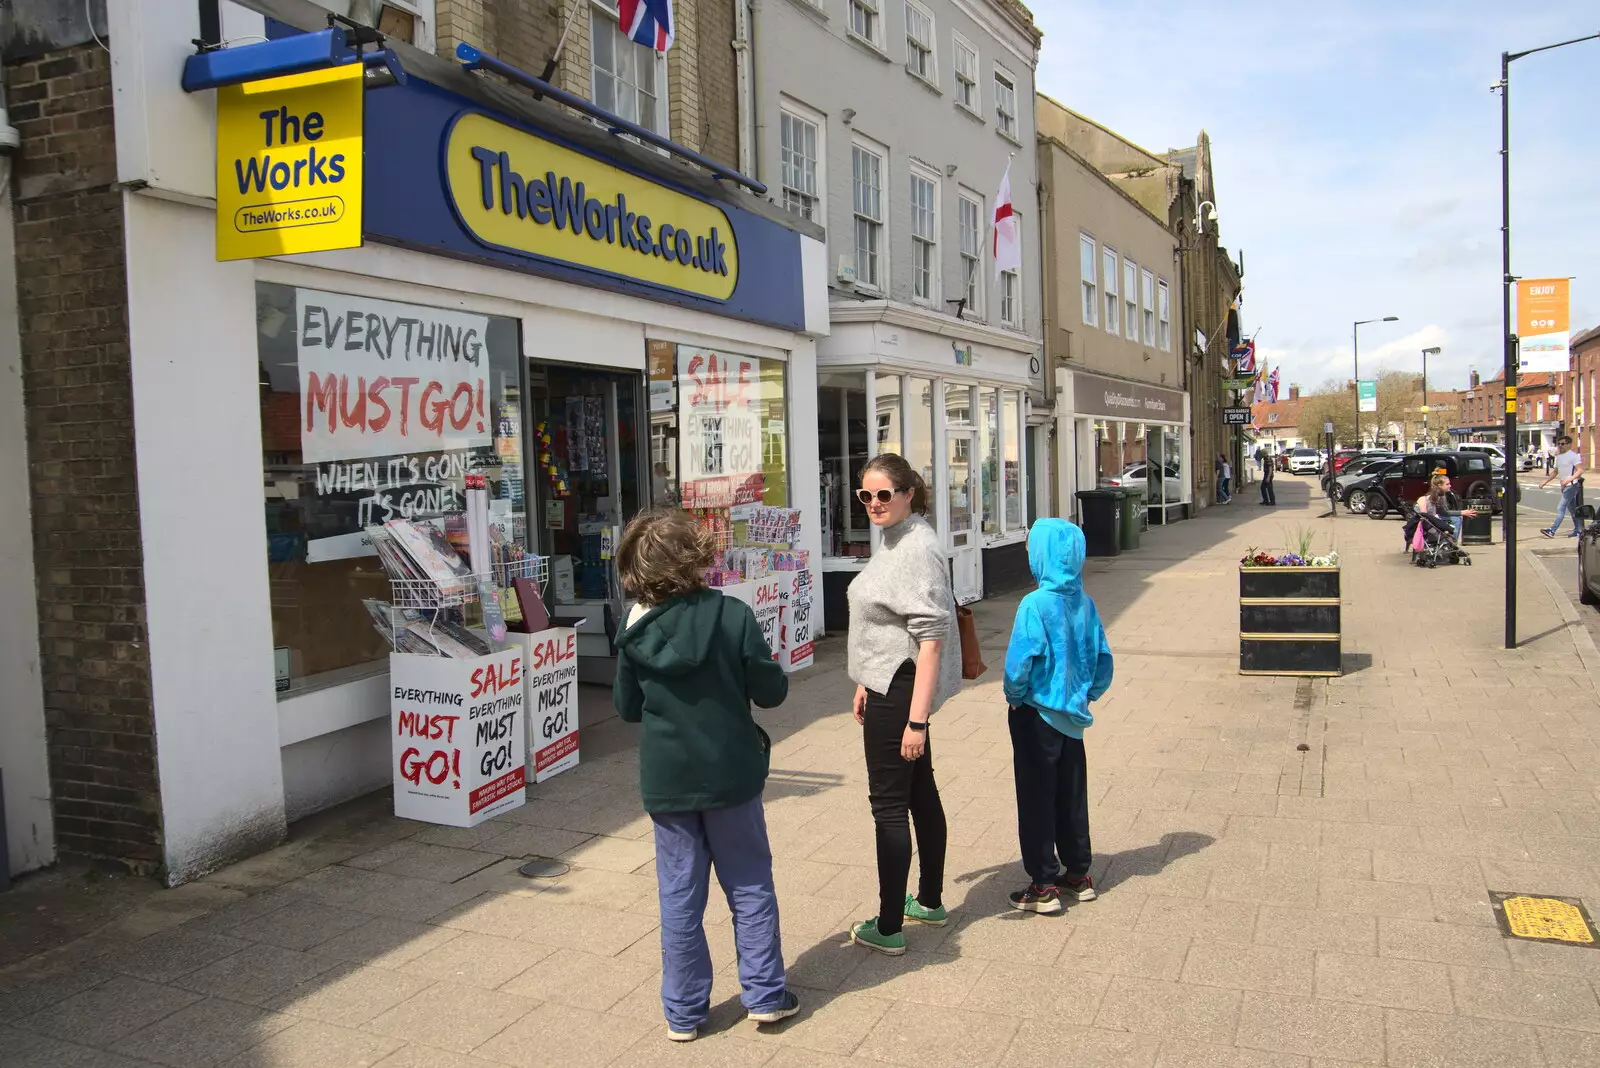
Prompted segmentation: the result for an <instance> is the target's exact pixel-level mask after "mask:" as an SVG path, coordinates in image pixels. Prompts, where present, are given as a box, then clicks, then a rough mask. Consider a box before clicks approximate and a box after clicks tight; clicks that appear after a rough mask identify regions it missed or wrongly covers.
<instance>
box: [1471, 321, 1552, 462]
mask: <svg viewBox="0 0 1600 1068" xmlns="http://www.w3.org/2000/svg"><path fill="white" fill-rule="evenodd" d="M1579 336H1580V337H1581V336H1582V335H1579ZM1567 381H1568V376H1567V375H1566V374H1562V373H1555V374H1552V373H1549V372H1545V371H1538V372H1533V373H1531V374H1523V375H1519V376H1518V377H1517V443H1516V452H1517V454H1518V455H1522V454H1524V453H1530V452H1531V453H1534V454H1537V455H1539V456H1543V455H1545V453H1547V452H1553V451H1554V450H1555V443H1556V438H1558V437H1560V436H1561V434H1562V433H1563V432H1564V431H1566V430H1567V411H1566V404H1565V394H1566V390H1567ZM1455 403H1456V417H1455V419H1454V420H1452V425H1451V427H1450V438H1451V440H1452V441H1455V442H1463V441H1496V442H1501V443H1504V439H1505V416H1506V376H1505V372H1503V371H1501V372H1499V373H1497V374H1496V375H1495V376H1494V377H1493V378H1491V379H1489V380H1488V381H1483V380H1482V379H1480V377H1479V375H1478V372H1476V371H1473V372H1472V377H1471V384H1470V385H1469V387H1468V388H1467V389H1465V390H1459V391H1457V393H1456V395H1455Z"/></svg>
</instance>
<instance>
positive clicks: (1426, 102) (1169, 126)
mask: <svg viewBox="0 0 1600 1068" xmlns="http://www.w3.org/2000/svg"><path fill="white" fill-rule="evenodd" d="M1030 7H1031V9H1032V10H1033V13H1034V17H1035V19H1036V20H1037V21H1038V23H1039V26H1040V28H1041V29H1042V30H1043V31H1044V35H1045V36H1044V42H1043V45H1042V52H1041V56H1040V63H1039V71H1038V85H1039V89H1040V90H1041V91H1042V92H1045V93H1048V94H1049V95H1051V96H1053V97H1055V98H1056V99H1058V100H1060V101H1062V102H1063V103H1065V104H1067V105H1068V106H1069V107H1071V108H1073V109H1075V110H1077V111H1080V112H1082V113H1084V114H1086V115H1088V116H1090V117H1091V118H1093V119H1095V120H1097V121H1099V122H1101V123H1103V124H1104V125H1106V126H1109V127H1111V128H1112V129H1114V130H1116V131H1117V132H1118V133H1120V134H1122V135H1123V136H1125V137H1127V138H1128V139H1129V140H1131V141H1134V142H1136V143H1138V144H1140V145H1143V146H1144V147H1145V148H1148V149H1150V150H1152V151H1156V152H1160V151H1163V150H1165V149H1167V148H1174V147H1182V146H1187V145H1192V144H1193V143H1194V142H1195V138H1196V136H1197V134H1198V133H1199V131H1200V130H1201V129H1204V130H1206V132H1207V133H1208V134H1209V135H1210V137H1211V152H1212V163H1213V166H1214V168H1215V171H1216V186H1217V208H1218V213H1219V223H1220V226H1221V230H1222V239H1223V242H1224V244H1225V245H1227V246H1228V248H1229V249H1230V251H1232V252H1234V253H1235V255H1236V256H1237V255H1238V254H1239V253H1242V254H1243V256H1244V266H1245V280H1244V286H1245V288H1244V301H1243V304H1242V306H1241V314H1242V321H1243V324H1244V328H1245V332H1246V333H1252V332H1255V331H1257V330H1259V331H1260V335H1259V341H1258V349H1259V351H1260V353H1261V354H1262V355H1264V356H1265V358H1266V359H1267V361H1268V362H1269V363H1270V364H1271V365H1272V366H1275V367H1276V366H1281V367H1282V368H1283V380H1284V381H1285V382H1286V383H1287V382H1295V383H1299V384H1302V385H1304V386H1305V387H1307V388H1308V389H1311V388H1315V387H1316V386H1318V385H1320V384H1321V383H1322V382H1324V381H1325V380H1327V379H1329V378H1335V377H1343V378H1348V377H1349V376H1350V374H1351V346H1350V329H1351V322H1352V321H1353V320H1356V319H1375V318H1381V317H1382V316H1385V315H1394V316H1398V317H1399V320H1400V321H1399V322H1395V323H1373V324H1372V325H1370V326H1363V327H1362V328H1361V353H1362V359H1361V375H1362V377H1363V378H1366V377H1375V376H1376V375H1377V373H1378V372H1379V371H1381V370H1384V369H1387V368H1420V364H1421V350H1422V349H1423V348H1425V347H1428V346H1432V345H1437V346H1439V347H1440V348H1441V349H1443V352H1442V354H1441V355H1440V356H1437V357H1431V358H1430V359H1429V361H1428V381H1429V386H1430V387H1433V386H1434V384H1435V383H1437V384H1438V388H1458V387H1463V386H1465V385H1466V381H1467V373H1468V371H1469V369H1472V368H1476V369H1478V370H1479V371H1480V372H1482V373H1483V375H1484V377H1485V378H1488V377H1490V376H1491V375H1493V374H1494V373H1495V372H1496V371H1497V370H1498V369H1499V368H1500V366H1501V362H1502V355H1501V351H1502V350H1501V326H1500V155H1499V150H1500V98H1499V96H1498V95H1497V94H1495V93H1492V92H1490V91H1489V86H1490V83H1491V82H1494V81H1496V80H1497V79H1498V78H1499V75H1500V53H1501V52H1502V51H1521V50H1524V49H1528V48H1534V47H1538V46H1541V45H1546V44H1552V43H1554V42H1556V41H1561V40H1565V39H1567V38H1571V37H1580V36H1584V35H1586V34H1591V33H1600V3H1596V2H1595V0H1544V2H1542V3H1516V2H1506V0H1328V2H1326V3H1324V4H1321V5H1317V6H1315V7H1312V6H1311V5H1304V4H1300V3H1294V2H1286V0H1032V2H1031V3H1030ZM1595 71H1600V41H1592V42H1587V43H1585V44H1577V45H1572V46H1570V47H1568V48H1563V49H1559V50H1556V51H1553V52H1548V53H1541V54H1539V55H1536V56H1530V57H1527V58H1525V59H1522V60H1519V61H1517V62H1515V63H1513V64H1512V68H1511V84H1512V92H1511V161H1512V162H1511V166H1512V172H1511V178H1512V202H1511V223H1512V237H1513V243H1512V264H1511V269H1512V273H1514V274H1518V275H1522V276H1524V277H1529V278H1533V277H1543V276H1572V277H1573V279H1574V280H1573V283H1572V303H1573V308H1572V312H1573V327H1574V331H1577V330H1581V329H1584V328H1586V327H1589V326H1593V325H1595V324H1596V323H1597V322H1600V190H1597V185H1600V181H1597V175H1600V170H1597V160H1596V157H1595V155H1594V153H1596V152H1600V136H1597V135H1600V106H1597V105H1600V78H1596V77H1595V75H1594V72H1595Z"/></svg>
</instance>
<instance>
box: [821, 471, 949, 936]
mask: <svg viewBox="0 0 1600 1068" xmlns="http://www.w3.org/2000/svg"><path fill="white" fill-rule="evenodd" d="M856 496H857V497H858V498H859V499H860V500H861V503H862V504H863V505H865V506H866V509H867V518H868V519H870V520H871V521H872V524H873V526H875V527H877V528H878V530H879V531H880V534H881V536H880V539H879V543H878V548H877V549H876V550H875V551H874V552H873V554H872V558H871V559H870V560H869V561H868V562H867V566H866V567H865V568H863V569H862V571H861V572H860V573H859V574H858V575H856V577H855V580H854V581H853V582H851V583H850V586H849V598H850V638H849V655H848V671H849V675H850V678H851V679H852V680H853V681H854V682H855V683H856V693H855V716H856V722H857V723H859V724H861V738H862V745H863V747H864V748H865V750H866V759H867V798H868V800H869V801H870V802H871V804H872V821H873V824H874V825H875V827H876V839H877V847H878V914H877V915H876V916H874V917H873V918H872V919H869V920H866V921H864V922H861V923H858V924H856V925H855V926H854V927H853V928H852V930H851V932H850V940H851V941H852V942H854V943H856V944H857V945H861V946H865V947H867V948H868V949H872V950H876V951H878V952H880V953H887V954H889V955H891V956H899V955H900V954H902V953H904V952H905V951H906V936H905V932H904V930H903V929H902V928H903V927H904V924H905V921H906V920H913V921H916V922H918V923H924V924H928V925H930V926H933V927H942V926H944V924H945V921H946V919H947V916H946V913H945V908H944V856H945V844H946V838H947V828H946V824H945V817H944V805H943V803H942V802H941V801H940V800H939V787H938V784H937V783H936V782H935V781H934V775H933V752H932V747H931V742H930V738H929V735H930V734H931V733H932V732H931V729H930V727H929V726H928V722H929V719H930V718H931V717H932V715H933V713H934V712H936V711H937V710H938V708H939V706H940V705H942V704H944V703H945V701H946V700H948V699H949V698H950V697H951V696H953V695H954V694H955V693H956V691H957V690H959V689H960V688H961V656H960V648H961V639H960V635H959V632H958V631H957V629H956V611H955V596H954V594H953V593H952V591H951V588H950V572H949V569H948V566H947V564H946V563H945V556H944V548H943V544H942V543H941V542H940V540H939V537H938V535H937V534H935V533H934V530H933V527H931V526H930V525H929V524H928V521H927V519H925V518H924V516H925V515H926V514H927V511H928V487H927V485H926V484H925V483H924V482H923V480H922V476H921V475H919V474H917V472H916V471H915V470H913V469H912V467H911V465H910V464H909V463H907V462H906V461H905V459H904V458H902V457H900V456H896V455H895V454H894V453H884V454H883V455H881V456H878V457H876V458H874V459H873V460H871V461H869V462H868V463H867V466H866V467H865V468H863V469H862V472H861V488H860V489H859V490H857V491H856ZM913 824H914V825H915V827H916V833H917V857H918V860H919V862H920V865H921V874H920V876H919V878H918V881H917V892H916V894H914V895H913V894H909V893H907V892H906V883H907V880H908V879H909V877H910V874H911V827H912V825H913Z"/></svg>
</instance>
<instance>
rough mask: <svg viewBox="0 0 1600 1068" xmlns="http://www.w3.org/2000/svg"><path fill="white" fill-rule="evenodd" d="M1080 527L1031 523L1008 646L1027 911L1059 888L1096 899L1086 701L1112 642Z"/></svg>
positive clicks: (1018, 902)
mask: <svg viewBox="0 0 1600 1068" xmlns="http://www.w3.org/2000/svg"><path fill="white" fill-rule="evenodd" d="M1083 557H1084V542H1083V531H1081V530H1079V529H1078V528H1077V527H1076V526H1074V525H1073V524H1071V523H1069V522H1067V521H1066V520H1065V519H1039V520H1035V521H1034V524H1033V526H1032V527H1031V528H1030V529H1029V530H1028V566H1029V567H1030V568H1031V569H1032V570H1033V579H1034V581H1035V582H1037V583H1038V589H1036V590H1034V591H1033V592H1032V593H1030V594H1028V595H1027V596H1026V597H1024V598H1023V599H1022V603H1021V604H1019V605H1017V618H1016V622H1014V623H1013V624H1012V625H1011V645H1010V647H1009V648H1008V649H1007V650H1006V672H1005V685H1004V689H1005V695H1006V703H1007V704H1008V705H1009V706H1010V726H1011V763H1012V770H1013V773H1014V775H1015V777H1016V782H1017V837H1018V839H1019V840H1020V842H1021V845H1022V866H1023V867H1024V868H1026V869H1027V872H1028V878H1029V883H1028V885H1027V886H1025V887H1023V888H1022V889H1021V890H1018V891H1017V892H1016V893H1014V894H1012V895H1011V907H1012V908H1015V909H1020V910H1022V911H1023V912H1060V911H1061V908H1062V905H1061V899H1062V898H1063V897H1068V898H1072V899H1074V900H1077V901H1092V900H1094V896H1095V892H1094V884H1093V883H1092V882H1090V881H1089V862H1090V860H1091V859H1092V857H1093V854H1092V853H1091V851H1090V846H1089V772H1088V765H1087V762H1086V761H1085V759H1084V751H1083V729H1084V728H1085V727H1087V726H1089V725H1090V724H1091V723H1093V722H1094V714H1093V713H1091V712H1090V711H1089V702H1090V701H1094V700H1098V699H1099V697H1100V695H1102V694H1104V693H1105V692H1106V688H1107V687H1109V686H1110V685H1111V672H1112V659H1111V646H1110V645H1109V644H1108V643H1107V642H1106V630H1105V627H1103V626H1102V625H1101V623H1100V611H1099V609H1097V608H1096V607H1095V604H1094V599H1093V598H1091V597H1090V596H1089V595H1088V594H1086V593H1084V592H1083V579H1082V575H1083Z"/></svg>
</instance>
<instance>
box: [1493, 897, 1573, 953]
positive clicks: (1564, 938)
mask: <svg viewBox="0 0 1600 1068" xmlns="http://www.w3.org/2000/svg"><path fill="white" fill-rule="evenodd" d="M1489 900H1490V903H1491V904H1492V905H1493V906H1494V914H1495V918H1496V919H1497V920H1499V921H1500V930H1501V931H1502V932H1503V933H1504V934H1505V936H1506V937H1507V938H1520V939H1524V940H1526V941H1529V942H1555V943H1558V944H1560V945H1564V946H1587V947H1588V948H1590V949H1593V948H1596V946H1600V937H1597V936H1596V933H1595V928H1594V921H1593V920H1591V919H1590V918H1589V911H1588V910H1587V909H1585V908H1584V907H1583V902H1582V901H1580V900H1578V899H1577V898H1575V897H1550V896H1548V895H1540V894H1516V893H1509V894H1508V893H1501V892H1500V891H1498V890H1495V891H1490V893H1489Z"/></svg>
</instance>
